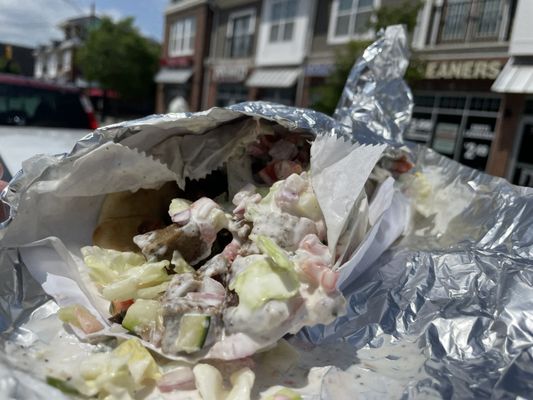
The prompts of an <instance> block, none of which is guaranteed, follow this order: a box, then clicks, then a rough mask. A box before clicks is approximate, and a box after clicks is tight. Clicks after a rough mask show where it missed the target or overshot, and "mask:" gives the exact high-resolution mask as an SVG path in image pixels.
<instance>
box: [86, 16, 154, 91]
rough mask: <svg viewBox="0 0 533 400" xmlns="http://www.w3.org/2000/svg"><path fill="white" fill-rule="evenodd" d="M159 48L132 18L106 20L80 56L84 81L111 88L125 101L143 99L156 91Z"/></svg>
mask: <svg viewBox="0 0 533 400" xmlns="http://www.w3.org/2000/svg"><path fill="white" fill-rule="evenodd" d="M159 54H160V47H159V45H158V44H156V43H154V42H152V41H150V40H149V39H146V38H144V37H143V36H142V35H141V34H140V33H139V31H138V30H137V28H135V26H134V25H133V19H132V18H125V19H122V20H120V21H118V22H113V21H112V20H111V19H110V18H103V19H102V20H101V22H100V24H98V26H96V27H95V28H93V29H92V30H91V31H90V33H89V36H88V38H87V41H86V42H85V44H84V46H83V47H82V48H81V49H80V51H79V53H78V63H79V65H80V68H81V70H82V72H83V75H84V77H85V79H87V80H88V81H96V82H98V83H99V84H100V86H101V87H102V88H104V89H112V90H115V91H117V92H118V93H120V95H121V96H122V97H123V98H129V99H140V98H142V97H145V96H150V95H152V93H153V90H154V83H153V78H154V75H155V73H156V72H157V69H158V60H159Z"/></svg>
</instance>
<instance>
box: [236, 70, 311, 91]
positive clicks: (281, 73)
mask: <svg viewBox="0 0 533 400" xmlns="http://www.w3.org/2000/svg"><path fill="white" fill-rule="evenodd" d="M301 72H302V71H301V70H300V69H299V68H273V69H256V70H255V71H254V72H252V74H251V75H250V77H249V78H248V80H247V81H246V86H250V87H265V88H288V87H291V86H293V85H294V84H295V83H296V80H297V79H298V77H299V76H300V74H301Z"/></svg>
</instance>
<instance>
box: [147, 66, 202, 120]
mask: <svg viewBox="0 0 533 400" xmlns="http://www.w3.org/2000/svg"><path fill="white" fill-rule="evenodd" d="M192 73H193V71H192V69H190V68H180V69H170V68H162V69H161V70H159V72H158V73H157V75H156V76H155V79H154V80H155V82H156V83H157V84H158V91H159V92H160V94H159V96H160V99H161V100H160V101H161V102H162V107H163V108H162V110H161V112H173V111H175V110H171V109H170V105H171V103H172V101H173V100H175V99H178V98H181V99H183V101H184V102H185V103H186V104H187V110H188V109H189V104H190V100H189V98H190V92H191V88H190V84H189V81H190V78H191V75H192ZM185 103H184V104H185ZM184 111H185V110H184Z"/></svg>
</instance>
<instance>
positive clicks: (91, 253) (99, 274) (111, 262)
mask: <svg viewBox="0 0 533 400" xmlns="http://www.w3.org/2000/svg"><path fill="white" fill-rule="evenodd" d="M81 254H82V255H83V260H84V261H85V264H86V265H87V267H89V275H90V277H91V279H92V280H93V281H94V282H96V283H97V284H100V285H108V284H110V283H112V282H115V281H117V280H119V279H120V276H121V275H122V274H123V273H124V272H125V271H127V270H128V269H129V268H131V267H135V266H140V265H142V264H144V263H145V262H146V259H145V258H144V256H142V255H140V254H137V253H133V252H129V251H116V250H111V249H103V248H101V247H98V246H86V247H83V248H82V249H81Z"/></svg>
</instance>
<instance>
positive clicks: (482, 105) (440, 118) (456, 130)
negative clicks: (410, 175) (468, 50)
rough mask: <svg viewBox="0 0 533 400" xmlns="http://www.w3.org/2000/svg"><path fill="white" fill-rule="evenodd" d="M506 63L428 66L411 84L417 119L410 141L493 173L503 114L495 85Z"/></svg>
mask: <svg viewBox="0 0 533 400" xmlns="http://www.w3.org/2000/svg"><path fill="white" fill-rule="evenodd" d="M505 62H506V59H502V58H498V59H463V60H437V61H434V60H432V61H427V62H426V64H425V72H424V79H421V80H419V81H417V82H415V83H413V84H412V88H413V95H414V103H415V105H414V109H413V119H412V123H411V125H410V127H409V129H408V130H407V132H406V135H405V136H406V139H408V140H411V141H415V142H418V143H423V144H426V145H428V146H429V147H431V148H433V149H434V150H435V151H437V152H439V153H441V154H443V155H445V156H447V157H450V158H452V159H454V160H456V161H459V162H460V163H462V164H464V165H468V166H470V167H472V168H476V169H478V170H481V171H487V170H488V169H489V167H490V166H489V158H490V153H491V147H492V145H493V140H494V138H495V134H496V131H497V127H498V119H499V118H500V116H501V114H502V113H503V112H504V110H503V109H502V104H503V102H502V100H503V96H502V94H499V93H494V92H492V91H491V86H492V84H493V83H494V80H495V79H496V78H497V76H498V74H499V73H500V71H501V69H502V68H503V66H504V65H505Z"/></svg>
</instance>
